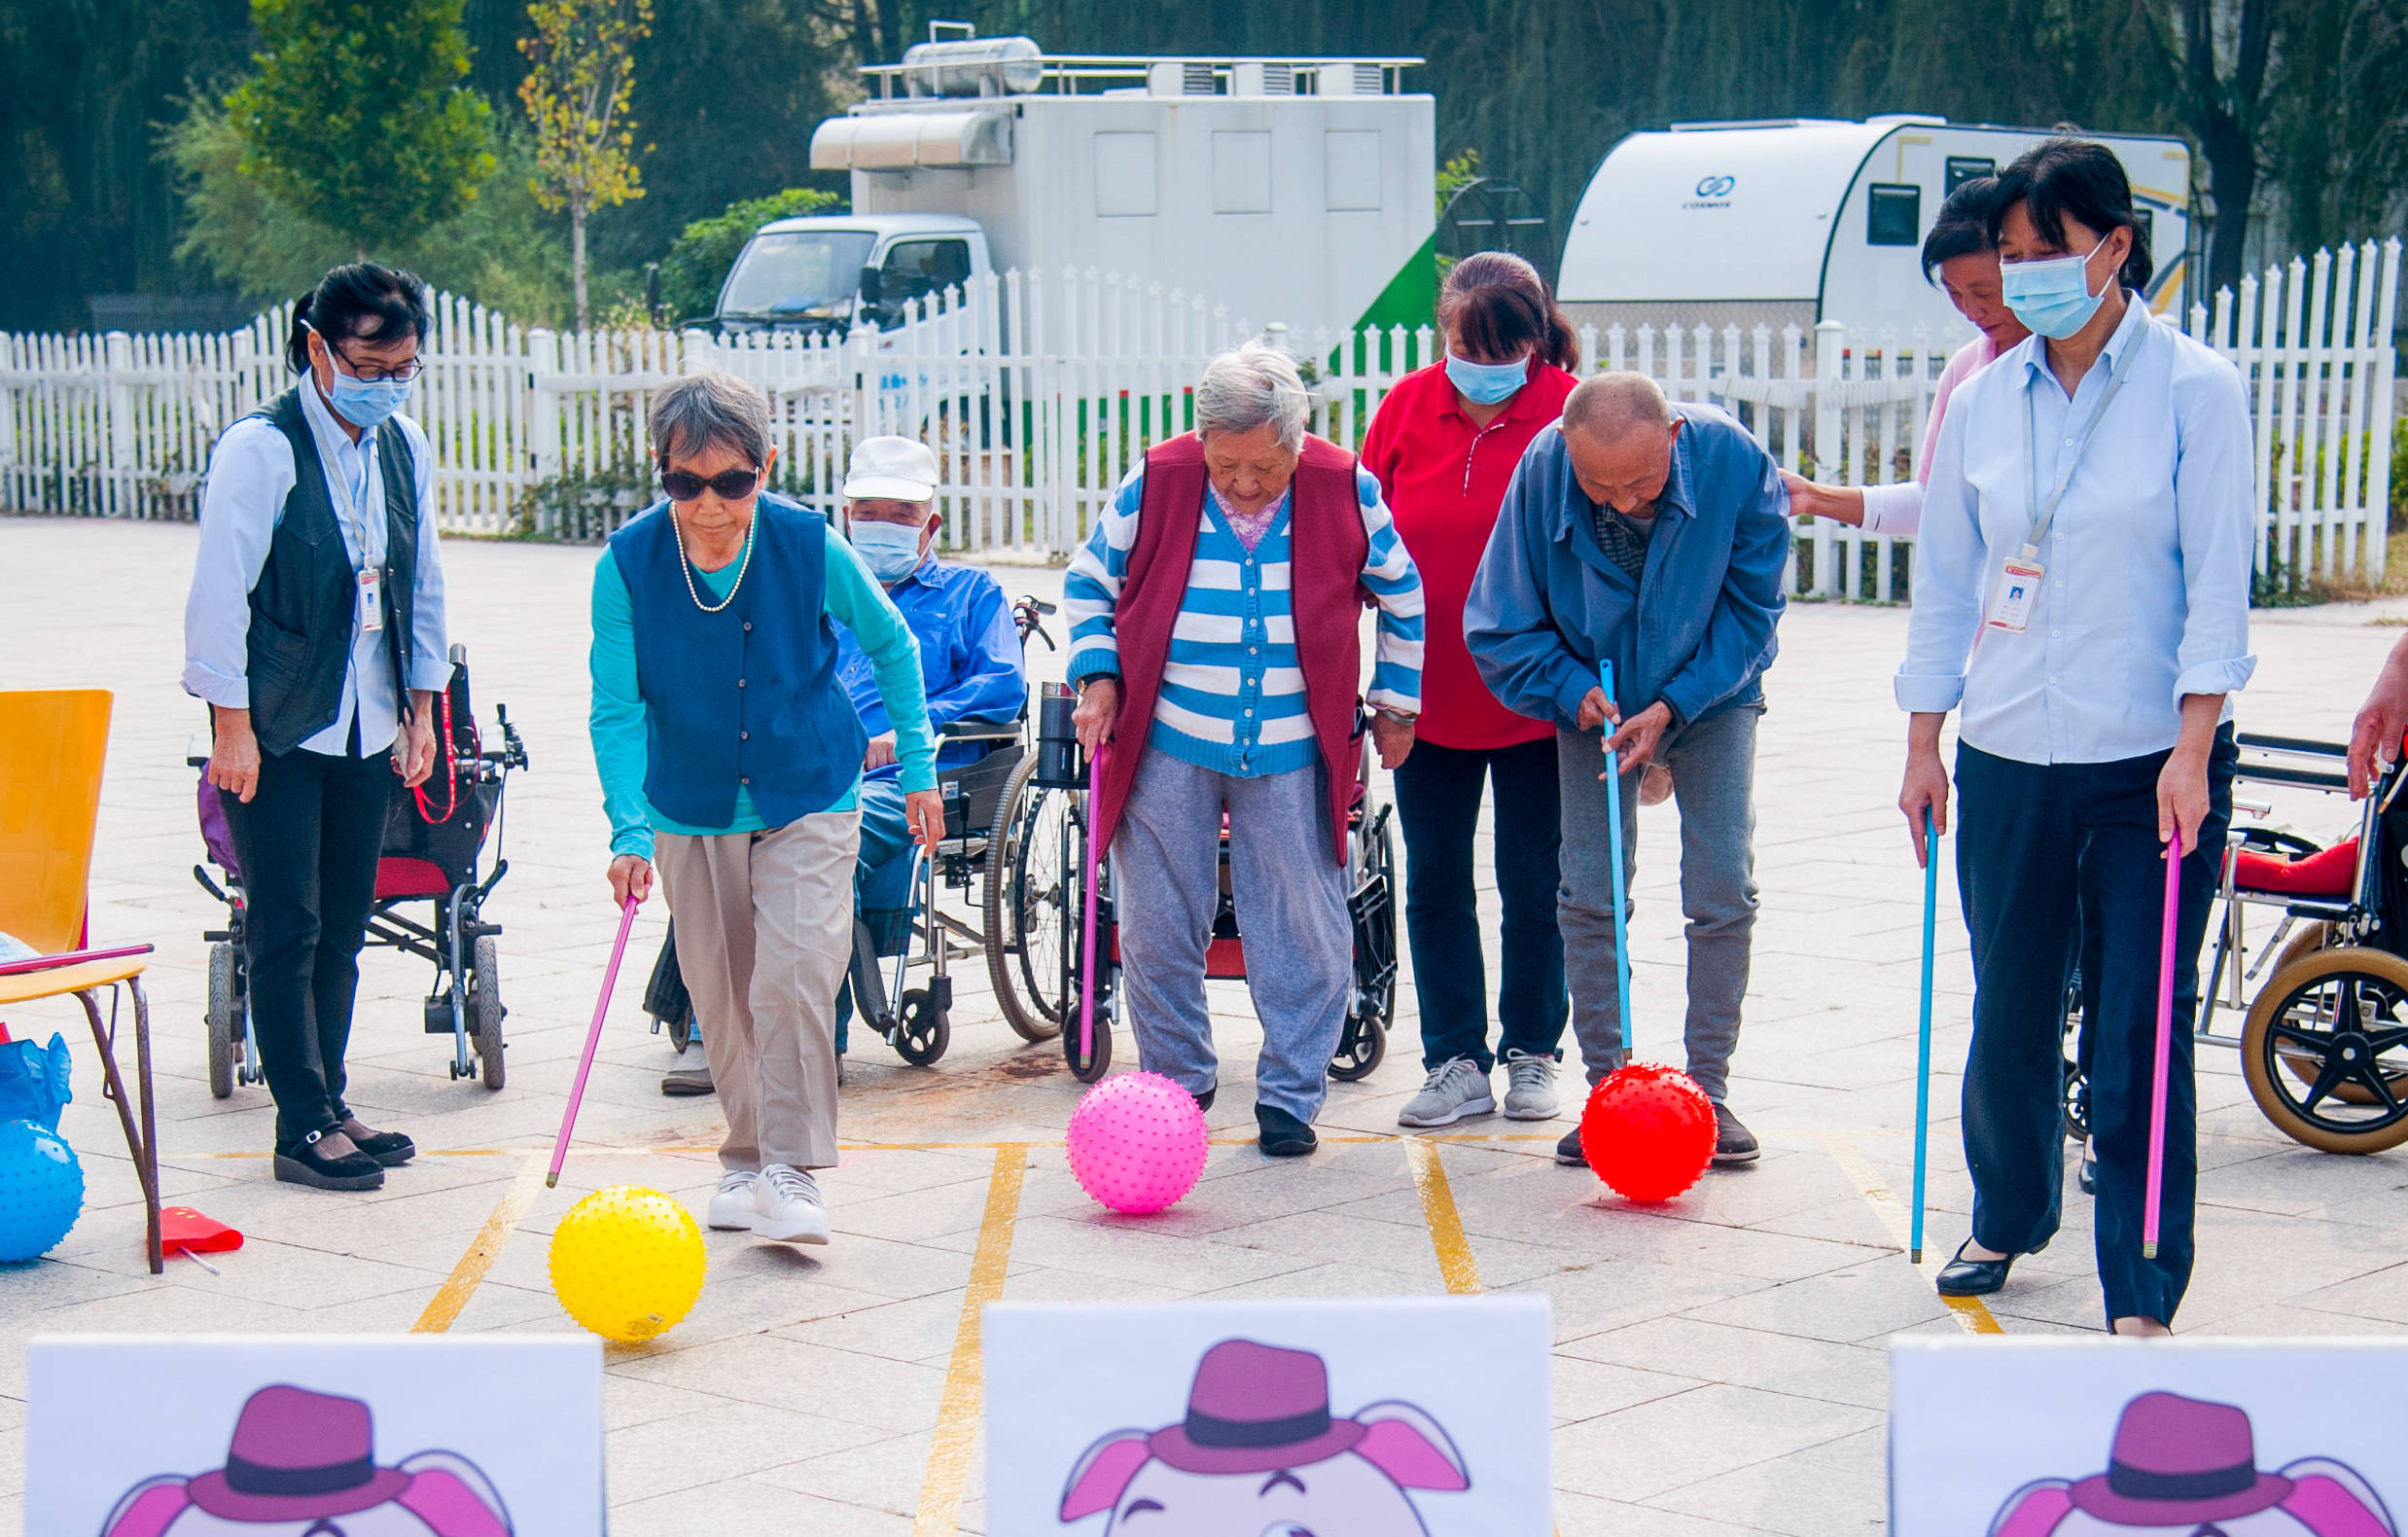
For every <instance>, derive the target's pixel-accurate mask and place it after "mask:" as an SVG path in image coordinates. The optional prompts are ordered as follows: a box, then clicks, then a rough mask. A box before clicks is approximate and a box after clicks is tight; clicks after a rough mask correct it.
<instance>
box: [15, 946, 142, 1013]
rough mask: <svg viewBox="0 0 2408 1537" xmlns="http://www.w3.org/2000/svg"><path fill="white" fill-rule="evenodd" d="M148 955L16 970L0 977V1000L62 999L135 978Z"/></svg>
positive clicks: (139, 974)
mask: <svg viewBox="0 0 2408 1537" xmlns="http://www.w3.org/2000/svg"><path fill="white" fill-rule="evenodd" d="M148 964H149V957H148V956H143V955H124V956H120V957H119V958H118V959H116V960H103V961H86V962H85V963H84V964H83V965H81V966H61V967H59V968H58V969H57V970H55V971H27V972H18V973H17V974H16V975H15V976H13V977H0V1003H30V1002H31V1001H33V1000H34V999H36V998H63V997H65V996H67V995H68V994H69V993H76V992H83V991H86V990H87V989H89V988H92V987H105V986H107V985H108V984H109V983H113V982H124V980H125V979H126V978H128V977H139V976H141V975H142V968H143V967H144V966H146V965H148Z"/></svg>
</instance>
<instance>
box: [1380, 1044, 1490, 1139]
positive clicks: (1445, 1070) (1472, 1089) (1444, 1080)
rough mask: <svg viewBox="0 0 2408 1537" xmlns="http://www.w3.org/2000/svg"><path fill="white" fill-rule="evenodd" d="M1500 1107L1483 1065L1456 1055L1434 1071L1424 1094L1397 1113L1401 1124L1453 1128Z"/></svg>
mask: <svg viewBox="0 0 2408 1537" xmlns="http://www.w3.org/2000/svg"><path fill="white" fill-rule="evenodd" d="M1496 1108H1497V1101H1496V1100H1495V1099H1494V1098H1493V1097H1492V1096H1491V1094H1490V1091H1489V1086H1488V1075H1487V1074H1486V1073H1483V1072H1481V1071H1480V1064H1479V1063H1477V1062H1475V1061H1473V1060H1472V1059H1471V1058H1470V1057H1468V1056H1452V1057H1449V1058H1447V1059H1446V1060H1445V1061H1443V1062H1440V1063H1439V1064H1438V1065H1437V1066H1435V1067H1434V1068H1432V1069H1431V1070H1430V1076H1429V1077H1428V1078H1426V1079H1424V1080H1422V1091H1421V1092H1420V1093H1418V1094H1415V1095H1414V1096H1413V1097H1412V1098H1410V1099H1408V1100H1406V1101H1405V1102H1404V1108H1403V1109H1402V1110H1399V1111H1398V1112H1397V1125H1399V1126H1453V1125H1454V1124H1455V1123H1456V1122H1458V1121H1461V1120H1462V1119H1463V1118H1464V1117H1466V1116H1484V1115H1487V1114H1489V1113H1490V1112H1492V1111H1494V1110H1495V1109H1496Z"/></svg>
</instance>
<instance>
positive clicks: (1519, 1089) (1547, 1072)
mask: <svg viewBox="0 0 2408 1537" xmlns="http://www.w3.org/2000/svg"><path fill="white" fill-rule="evenodd" d="M1555 1109H1556V1106H1555V1058H1553V1057H1551V1056H1533V1055H1531V1054H1529V1053H1527V1052H1507V1053H1506V1054H1505V1119H1506V1120H1507V1121H1552V1120H1554V1119H1555Z"/></svg>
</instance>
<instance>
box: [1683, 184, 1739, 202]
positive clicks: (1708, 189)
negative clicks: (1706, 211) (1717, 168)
mask: <svg viewBox="0 0 2408 1537" xmlns="http://www.w3.org/2000/svg"><path fill="white" fill-rule="evenodd" d="M1738 185H1739V178H1738V177H1736V176H1708V177H1706V178H1705V179H1703V180H1702V181H1700V182H1699V183H1698V184H1697V200H1696V201H1694V202H1684V203H1682V205H1681V206H1682V207H1683V208H1728V207H1729V206H1730V205H1731V189H1732V188H1734V187H1736V186H1738Z"/></svg>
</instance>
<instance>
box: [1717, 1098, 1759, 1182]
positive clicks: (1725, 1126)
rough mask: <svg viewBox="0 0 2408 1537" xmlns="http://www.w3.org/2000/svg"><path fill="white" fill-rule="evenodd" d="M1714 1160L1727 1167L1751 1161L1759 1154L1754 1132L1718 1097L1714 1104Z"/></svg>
mask: <svg viewBox="0 0 2408 1537" xmlns="http://www.w3.org/2000/svg"><path fill="white" fill-rule="evenodd" d="M1714 1126H1715V1131H1714V1161H1715V1162H1716V1163H1717V1165H1719V1166H1721V1167H1723V1168H1728V1167H1730V1166H1731V1165H1732V1164H1734V1163H1753V1162H1755V1161H1756V1159H1757V1158H1758V1157H1759V1156H1760V1155H1761V1152H1762V1150H1761V1149H1760V1148H1758V1147H1757V1146H1756V1140H1755V1133H1754V1132H1753V1131H1751V1130H1749V1129H1748V1128H1747V1126H1744V1125H1742V1124H1741V1122H1740V1119H1739V1118H1738V1117H1737V1116H1735V1115H1733V1114H1731V1107H1730V1106H1728V1105H1726V1104H1724V1103H1722V1101H1720V1100H1718V1099H1717V1100H1716V1101H1715V1105H1714Z"/></svg>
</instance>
